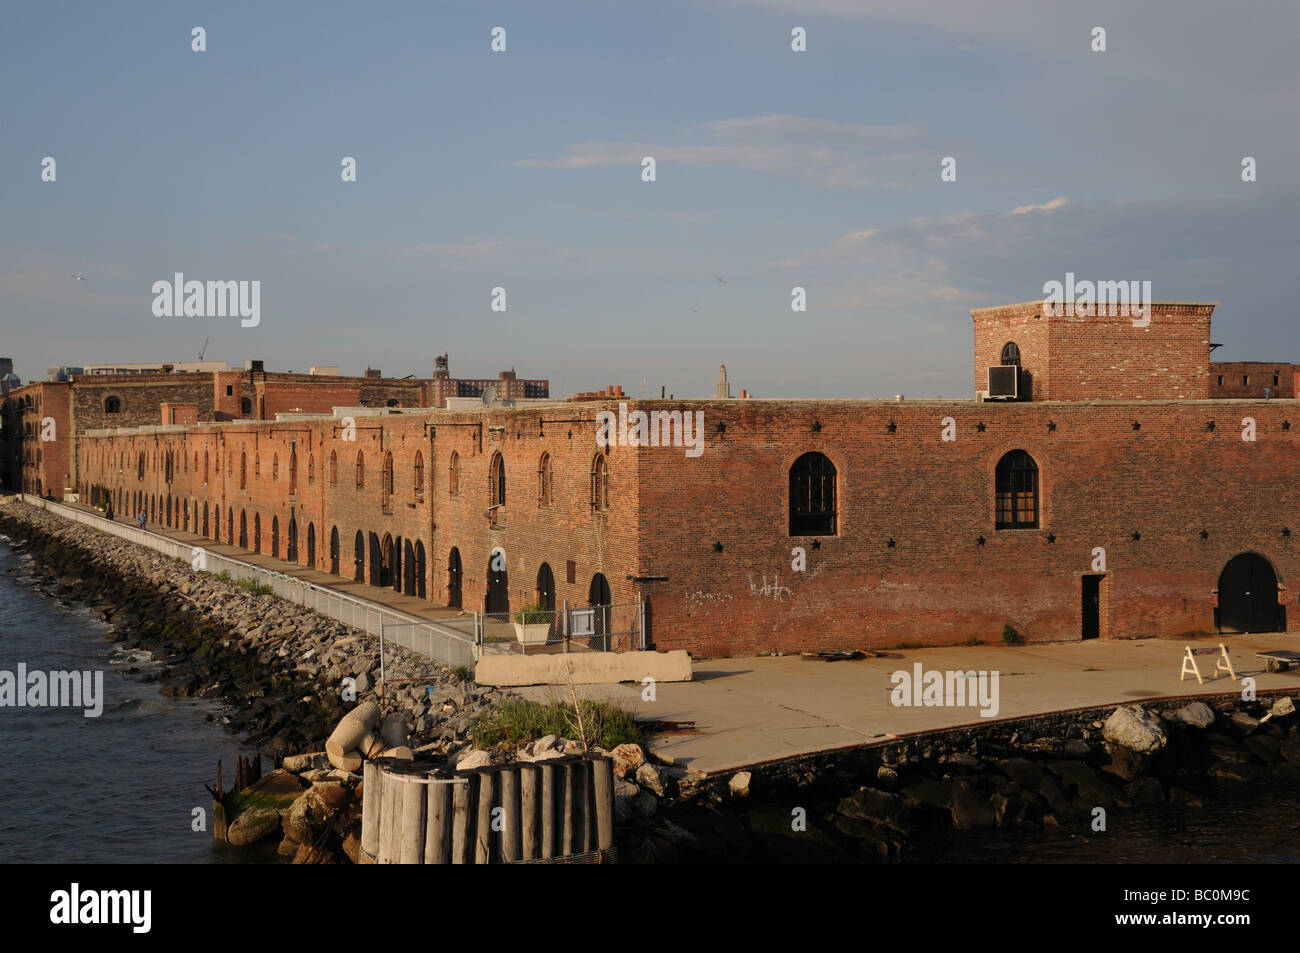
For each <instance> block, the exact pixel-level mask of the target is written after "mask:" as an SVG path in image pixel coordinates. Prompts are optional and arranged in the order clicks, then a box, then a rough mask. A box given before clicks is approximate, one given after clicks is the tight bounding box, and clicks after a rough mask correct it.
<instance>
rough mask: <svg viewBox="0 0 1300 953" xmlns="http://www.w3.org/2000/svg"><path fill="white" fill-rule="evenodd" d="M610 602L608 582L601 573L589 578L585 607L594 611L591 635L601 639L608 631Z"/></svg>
mask: <svg viewBox="0 0 1300 953" xmlns="http://www.w3.org/2000/svg"><path fill="white" fill-rule="evenodd" d="M612 601H613V599H612V597H611V595H610V592H609V580H607V579H606V578H605V576H604V574H603V573H596V575H594V576H592V577H591V588H590V589H588V590H587V605H589V606H592V607H593V608H595V610H596V611H595V612H593V613H592V618H591V622H592V627H593V630H594V631H593V633H592V634H593V635H596V636H601V637H603V636H604V635H605V633H607V632H608V631H609V604H610V602H612Z"/></svg>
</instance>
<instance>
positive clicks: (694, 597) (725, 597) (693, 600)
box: [686, 589, 731, 606]
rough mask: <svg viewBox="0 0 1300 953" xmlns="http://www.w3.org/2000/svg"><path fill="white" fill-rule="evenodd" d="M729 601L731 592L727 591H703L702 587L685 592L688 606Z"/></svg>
mask: <svg viewBox="0 0 1300 953" xmlns="http://www.w3.org/2000/svg"><path fill="white" fill-rule="evenodd" d="M730 601H731V593H729V592H705V591H704V590H703V589H696V590H695V591H694V592H687V593H686V604H687V605H688V606H695V605H708V604H713V603H717V602H730Z"/></svg>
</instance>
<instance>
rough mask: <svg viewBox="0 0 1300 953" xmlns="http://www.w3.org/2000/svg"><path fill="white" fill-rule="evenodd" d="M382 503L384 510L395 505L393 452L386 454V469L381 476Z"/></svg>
mask: <svg viewBox="0 0 1300 953" xmlns="http://www.w3.org/2000/svg"><path fill="white" fill-rule="evenodd" d="M379 495H380V498H381V499H380V502H381V503H382V505H383V507H384V509H388V508H389V507H391V506H392V505H393V451H391V450H389V451H388V452H387V453H385V454H384V467H383V470H382V471H381V472H380V474H379Z"/></svg>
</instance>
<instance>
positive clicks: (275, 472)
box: [271, 453, 280, 482]
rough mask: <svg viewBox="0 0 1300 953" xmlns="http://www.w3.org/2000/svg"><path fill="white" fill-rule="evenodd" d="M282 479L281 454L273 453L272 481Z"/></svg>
mask: <svg viewBox="0 0 1300 953" xmlns="http://www.w3.org/2000/svg"><path fill="white" fill-rule="evenodd" d="M279 479H280V455H279V454H278V453H273V454H271V481H272V482H275V481H277V480H279Z"/></svg>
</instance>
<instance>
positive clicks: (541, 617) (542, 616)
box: [513, 602, 551, 625]
mask: <svg viewBox="0 0 1300 953" xmlns="http://www.w3.org/2000/svg"><path fill="white" fill-rule="evenodd" d="M513 619H514V621H516V622H518V623H519V624H520V625H538V624H541V625H545V624H546V623H548V622H550V621H551V614H550V613H549V612H547V611H546V610H545V609H544V608H542V607H541V606H539V605H538V604H537V603H535V602H530V603H529V604H528V605H526V606H521V607H520V608H519V609H516V610H515V614H514V616H513Z"/></svg>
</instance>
